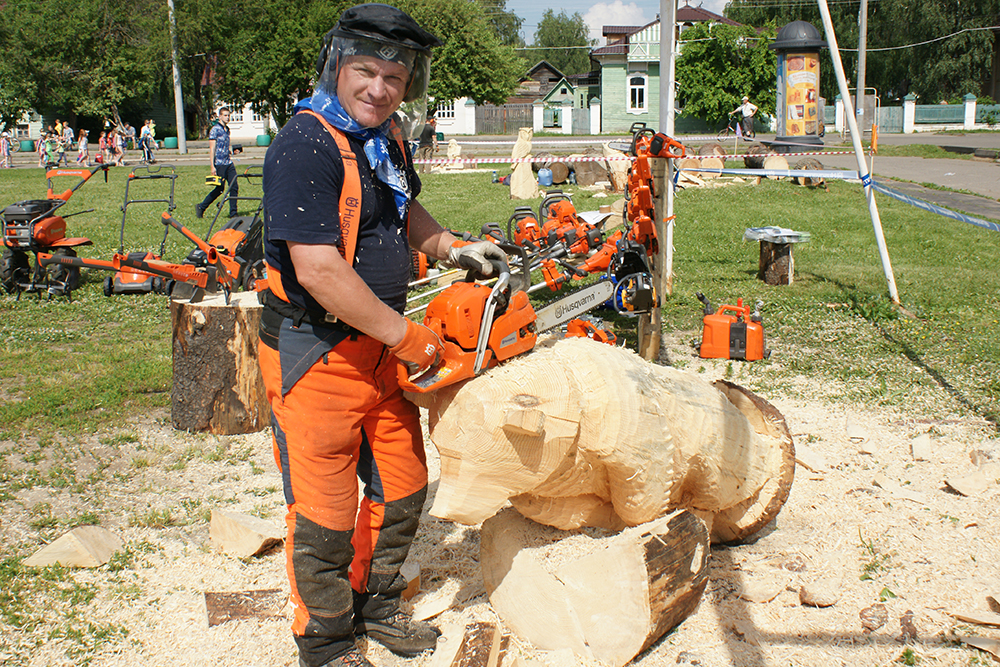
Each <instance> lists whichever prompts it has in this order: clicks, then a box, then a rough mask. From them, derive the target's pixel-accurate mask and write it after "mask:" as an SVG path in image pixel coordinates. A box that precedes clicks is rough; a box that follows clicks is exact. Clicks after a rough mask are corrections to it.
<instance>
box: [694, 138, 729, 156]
mask: <svg viewBox="0 0 1000 667" xmlns="http://www.w3.org/2000/svg"><path fill="white" fill-rule="evenodd" d="M698 155H699V156H713V155H726V147H725V146H723V145H722V144H720V143H719V142H718V141H712V142H710V143H707V144H702V145H701V146H698Z"/></svg>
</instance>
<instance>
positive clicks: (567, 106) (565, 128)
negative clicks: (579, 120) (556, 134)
mask: <svg viewBox="0 0 1000 667" xmlns="http://www.w3.org/2000/svg"><path fill="white" fill-rule="evenodd" d="M560 117H561V119H562V133H563V134H573V103H572V102H570V101H569V100H564V101H563V103H562V113H561V114H560Z"/></svg>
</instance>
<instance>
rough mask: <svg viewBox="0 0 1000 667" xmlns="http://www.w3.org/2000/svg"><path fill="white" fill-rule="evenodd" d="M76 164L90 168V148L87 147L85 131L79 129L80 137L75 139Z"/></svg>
mask: <svg viewBox="0 0 1000 667" xmlns="http://www.w3.org/2000/svg"><path fill="white" fill-rule="evenodd" d="M76 148H77V151H76V163H77V164H82V165H83V166H85V167H89V166H90V147H89V146H87V130H84V129H81V130H80V135H79V136H78V137H77V139H76Z"/></svg>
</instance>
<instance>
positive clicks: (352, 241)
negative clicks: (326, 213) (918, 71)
mask: <svg viewBox="0 0 1000 667" xmlns="http://www.w3.org/2000/svg"><path fill="white" fill-rule="evenodd" d="M300 113H307V114H309V115H310V116H315V117H316V119H317V120H318V121H319V122H320V123H322V124H323V127H325V128H326V130H327V132H329V133H330V134H332V135H333V138H334V140H335V141H336V142H337V148H339V149H340V157H341V159H342V160H343V161H344V184H343V186H342V187H341V189H340V243H339V244H338V248H339V249H340V254H341V255H343V257H344V259H345V260H346V261H347V263H348V265H350V266H354V253H355V251H356V250H357V247H358V225H359V222H360V219H361V175H360V174H359V173H358V156H357V155H355V154H354V151H352V150H351V145H350V143H348V141H347V135H346V134H344V132H342V131H341V130H338V129H337V128H335V127H334V126H333V125H330V123H329V122H327V120H326V119H325V118H323V116H321V115H320V114H318V113H316V112H315V111H311V110H304V111H301V112H300ZM391 129H392V134H393V138H395V139H396V142H397V143H398V144H399V147H400V149H401V150H402V151H403V156H404V157H403V159H404V160H405V159H406V147H405V145H404V144H403V140H402V135H401V134H400V132H399V129H398V128H397V127H396V124H395V123H393V124H392V128H391ZM407 223H409V219H407ZM267 275H268V279H267V283H266V285H267V287H268V288H269V289H270V290H271V291H272V292H274V294H275V295H276V296H277V297H278V298H279V299H281V300H282V301H288V296H287V295H286V294H285V289H284V287H283V286H282V285H281V274H280V273H279V272H278V271H276V270H275V269H274V268H273V267H272V266H270V265H268V267H267Z"/></svg>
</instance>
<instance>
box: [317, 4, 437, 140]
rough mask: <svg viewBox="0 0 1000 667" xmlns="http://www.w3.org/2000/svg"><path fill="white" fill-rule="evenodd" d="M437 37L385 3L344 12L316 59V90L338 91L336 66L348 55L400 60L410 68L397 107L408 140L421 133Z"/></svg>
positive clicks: (330, 92)
mask: <svg viewBox="0 0 1000 667" xmlns="http://www.w3.org/2000/svg"><path fill="white" fill-rule="evenodd" d="M440 45H441V41H440V40H439V39H438V38H437V37H435V36H434V35H432V34H431V33H429V32H427V31H426V30H424V29H423V28H421V27H420V26H419V25H417V23H416V21H414V20H413V19H412V18H411V17H410V16H409V15H408V14H406V13H405V12H403V11H401V10H399V9H397V8H395V7H390V6H388V5H381V4H376V3H369V4H363V5H357V6H355V7H351V8H350V9H348V10H346V11H345V12H344V13H343V14H342V15H341V17H340V20H339V21H338V22H337V25H336V26H334V28H333V30H331V31H330V32H328V33H326V35H325V36H324V37H323V43H322V46H321V47H320V52H319V57H318V58H317V60H316V76H317V82H316V90H317V91H323V92H325V93H327V94H330V95H336V93H337V78H338V76H339V75H340V69H341V67H343V66H344V64H345V62H346V61H347V59H348V58H350V57H351V56H370V57H374V58H379V59H381V60H385V61H387V62H393V63H398V64H400V65H403V66H404V67H406V69H407V70H408V71H409V72H410V80H409V84H408V86H407V90H406V94H405V95H404V96H403V103H402V104H401V105H400V107H399V109H398V110H397V111H396V113H397V115H398V116H399V118H400V121H401V123H400V125H401V127H400V129H401V130H402V132H403V134H404V136H405V137H406V138H413V137H415V136H417V135H419V132H420V130H421V129H423V126H424V123H425V120H426V117H427V86H428V84H429V83H430V74H431V48H432V47H434V46H440Z"/></svg>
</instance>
